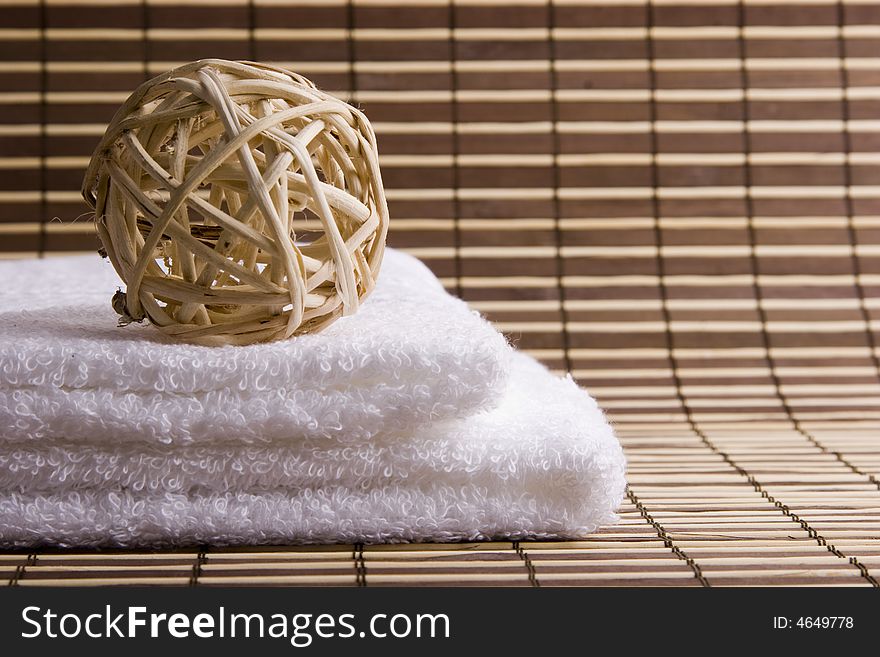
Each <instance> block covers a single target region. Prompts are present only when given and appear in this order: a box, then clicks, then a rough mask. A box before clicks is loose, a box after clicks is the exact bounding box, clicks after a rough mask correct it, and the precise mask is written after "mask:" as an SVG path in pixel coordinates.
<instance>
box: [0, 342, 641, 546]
mask: <svg viewBox="0 0 880 657" xmlns="http://www.w3.org/2000/svg"><path fill="white" fill-rule="evenodd" d="M624 486H625V482H624V457H623V454H622V451H621V449H620V446H619V444H618V442H617V440H616V438H615V437H614V435H613V433H612V431H611V428H610V427H609V425H608V423H607V421H606V420H605V418H604V416H603V414H602V412H601V411H600V410H599V408H598V407H597V406H596V403H595V401H593V399H592V398H590V397H589V395H587V394H586V393H585V392H583V391H582V390H580V389H579V388H578V387H577V386H576V385H575V384H574V382H573V381H571V379H565V380H563V379H558V378H556V377H554V376H552V375H551V374H550V373H549V372H548V371H547V370H546V369H545V368H544V367H543V366H541V365H539V364H538V363H536V362H535V361H534V360H533V359H531V358H529V357H528V356H524V355H519V354H518V355H516V356H515V357H514V358H513V361H512V372H511V378H510V381H509V384H508V385H507V386H506V387H505V389H504V390H503V394H501V395H500V399H499V404H498V406H497V407H496V408H494V409H492V410H487V411H483V412H480V413H477V414H475V415H474V416H473V417H470V418H466V419H458V420H447V421H442V422H436V423H433V424H431V425H430V426H427V427H425V428H423V429H422V430H420V431H418V432H416V433H415V434H410V435H401V434H379V435H377V436H375V437H374V439H373V440H372V441H370V442H369V443H365V444H360V445H349V444H345V443H344V442H341V441H339V440H330V441H328V440H314V439H312V440H301V441H300V440H297V441H285V442H284V443H280V444H273V445H263V446H247V445H241V444H240V443H235V442H232V443H229V442H227V443H217V444H212V445H197V446H176V445H171V446H167V447H161V446H160V447H156V446H151V445H135V444H131V443H126V444H114V443H107V444H103V445H94V444H85V445H84V444H71V442H69V441H67V442H64V443H54V442H52V443H41V444H39V445H37V444H34V443H29V444H19V445H17V446H16V445H9V444H8V443H7V444H5V445H0V544H5V545H16V546H19V547H33V546H38V545H47V544H49V545H92V546H98V545H109V546H113V545H116V546H138V545H192V544H200V543H207V544H212V545H230V544H267V543H322V542H364V543H373V542H385V541H404V540H406V541H431V540H433V541H448V540H456V539H465V540H477V539H484V538H496V539H498V538H524V537H527V536H530V537H541V538H554V537H556V538H559V537H562V538H576V537H582V536H584V535H585V534H587V533H589V532H591V531H594V530H595V529H596V527H597V526H599V525H600V524H603V523H607V522H611V521H613V520H614V519H615V515H614V511H615V509H616V508H617V506H618V505H619V504H620V502H621V499H622V496H623V492H624Z"/></svg>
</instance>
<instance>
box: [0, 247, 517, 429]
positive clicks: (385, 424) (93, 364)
mask: <svg viewBox="0 0 880 657" xmlns="http://www.w3.org/2000/svg"><path fill="white" fill-rule="evenodd" d="M0 279H2V280H3V281H4V284H3V290H4V291H3V292H0V431H2V432H3V436H2V437H3V438H4V439H5V440H7V441H30V440H39V441H45V440H47V439H63V440H71V441H93V442H97V443H106V442H109V441H114V442H115V441H139V442H140V441H144V440H147V441H152V442H156V443H165V444H168V443H180V444H191V443H199V442H212V443H213V442H215V441H223V440H236V441H241V442H250V443H265V442H271V441H272V440H276V439H283V438H290V437H292V436H296V437H298V438H304V437H336V438H338V439H341V438H345V439H347V440H349V441H351V442H352V443H360V442H363V441H364V440H367V439H369V438H370V437H371V436H373V435H376V434H377V433H380V432H385V433H388V432H406V431H411V430H413V429H414V428H415V427H417V426H419V425H421V424H423V423H424V422H426V421H429V420H438V419H443V418H449V417H463V416H466V415H467V414H469V413H471V412H473V411H475V410H477V409H480V408H483V407H485V406H486V405H487V404H489V403H491V402H493V401H494V398H495V397H496V396H497V392H496V391H497V390H498V388H499V387H500V386H502V385H503V382H504V378H505V376H506V371H507V369H508V359H509V355H510V349H509V347H508V346H507V343H506V342H505V340H504V339H503V337H502V336H500V335H499V334H498V333H497V332H496V331H495V330H494V329H493V328H492V327H491V326H490V325H489V324H488V323H487V322H486V321H485V320H483V319H482V318H480V317H479V315H478V314H477V313H475V312H473V311H471V310H469V309H468V307H467V306H466V305H465V304H464V303H463V302H461V301H460V300H458V299H455V298H453V297H452V296H450V295H448V294H447V293H446V292H445V291H444V290H443V287H442V286H441V285H440V282H439V281H438V280H437V279H436V278H435V277H434V275H433V274H432V273H431V272H430V271H429V270H428V269H427V268H426V267H425V266H424V265H422V264H421V263H420V262H419V261H418V260H416V259H415V258H412V257H410V256H407V255H405V254H402V253H400V252H397V251H394V250H388V251H387V254H386V257H385V261H384V264H383V267H382V274H381V276H380V277H379V282H378V284H377V287H376V289H375V291H374V292H373V293H372V294H371V296H370V297H369V298H368V299H367V301H366V302H365V303H364V305H363V307H362V308H361V310H360V311H359V312H358V313H356V314H355V315H353V316H351V317H343V318H340V319H339V320H338V321H336V322H335V323H334V324H333V325H331V326H330V327H329V328H327V329H326V330H325V331H323V332H321V333H318V334H315V335H305V336H301V337H298V338H296V339H295V340H287V341H283V342H273V343H269V344H260V345H252V346H247V347H200V346H194V345H187V344H181V343H175V342H172V341H171V340H170V339H168V338H166V337H164V336H163V335H162V334H160V333H159V332H158V331H156V330H154V329H152V328H151V327H149V326H137V325H130V326H126V327H124V328H119V327H117V326H116V322H117V319H118V316H117V315H116V314H115V312H114V311H113V310H112V308H111V307H110V298H111V296H112V295H113V292H114V290H115V289H116V287H117V286H118V285H119V281H118V279H117V278H116V274H115V273H114V272H113V270H112V267H111V266H110V265H109V263H106V262H102V261H101V260H100V259H99V258H98V257H97V256H81V257H68V258H51V259H46V260H32V261H15V262H5V263H0Z"/></svg>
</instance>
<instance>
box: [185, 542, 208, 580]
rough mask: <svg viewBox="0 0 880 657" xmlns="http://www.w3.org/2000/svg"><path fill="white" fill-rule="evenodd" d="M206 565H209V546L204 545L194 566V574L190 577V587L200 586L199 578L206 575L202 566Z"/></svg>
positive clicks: (197, 555)
mask: <svg viewBox="0 0 880 657" xmlns="http://www.w3.org/2000/svg"><path fill="white" fill-rule="evenodd" d="M206 563H208V546H207V545H203V546H201V547H200V548H199V551H198V554H196V562H195V563H194V564H193V567H192V573H191V574H190V576H189V585H190V586H198V584H199V577H201V576H202V575H203V574H204V572H203V571H202V566H203V565H205V564H206Z"/></svg>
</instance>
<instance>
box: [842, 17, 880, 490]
mask: <svg viewBox="0 0 880 657" xmlns="http://www.w3.org/2000/svg"><path fill="white" fill-rule="evenodd" d="M845 11H846V9H845V7H844V4H843V2H838V3H837V57H838V60H839V61H840V69H839V75H840V87H841V92H842V96H841V106H840V110H841V119H842V120H843V130H842V131H841V136H842V137H843V151H844V162H843V178H844V179H843V184H844V189H845V190H846V191H845V193H844V202H845V204H846V233H847V239H848V240H849V247H850V261H851V263H852V269H853V277H854V278H855V289H856V292H858V295H859V312H860V314H861V316H862V322H864V324H865V337H866V338H867V339H868V347H869V348H870V350H871V362H873V363H874V369H875V370H876V374H877V378H878V380H880V356H878V355H877V339H876V337H875V336H874V330H873V329H872V328H871V313H870V312H869V310H868V306H867V302H866V297H867V295H866V294H865V286H864V284H863V283H862V264H861V260H860V259H859V255H858V245H859V239H858V234H857V232H856V227H855V222H854V217H855V209H854V204H853V197H852V163H851V161H850V157H851V155H852V137H851V135H850V131H849V122H850V115H851V112H850V104H849V93H848V92H849V70H848V69H847V67H846V55H847V51H846V39H845V38H844V36H843V28H844V26H845V25H846V15H845ZM870 476H871V481H872V482H873V483H874V484H875V485H876V486H877V487H878V488H880V482H878V481H877V480H876V479H875V478H874V476H873V475H870Z"/></svg>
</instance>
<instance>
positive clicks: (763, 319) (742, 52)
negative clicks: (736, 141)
mask: <svg viewBox="0 0 880 657" xmlns="http://www.w3.org/2000/svg"><path fill="white" fill-rule="evenodd" d="M737 19H738V28H739V29H738V31H737V47H738V51H739V53H738V54H739V61H740V67H739V73H740V87H741V88H742V90H743V100H742V112H743V115H742V123H743V133H742V141H743V151H744V155H745V164H744V167H743V177H744V180H743V185H744V186H745V188H746V195H745V206H746V222H747V223H746V225H747V232H748V236H749V263H750V267H751V270H752V291H753V294H754V297H755V301H756V305H757V312H758V317H759V319H760V323H761V341H762V346H763V350H764V354H765V356H766V359H767V365H768V368H769V370H770V377H771V380H772V382H773V389H774V391H775V393H776V397H777V399H778V400H779V403H780V404H781V405H782V408H783V410H784V411H785V414H786V416H787V417H788V419H789V421H790V422H791V423H792V426H793V427H794V429H795V430H796V431H797V432H798V433H799V434H801V436H803V437H804V438H805V439H807V440H808V441H809V442H810V443H811V444H812V445H813V446H814V447H816V448H817V449H819V450H820V451H822V452H825V453H828V452H829V450H828V449H827V448H826V447H825V446H824V445H822V444H821V443H820V442H819V441H818V440H817V439H816V437H815V436H813V435H812V434H811V433H810V432H809V431H807V430H806V429H804V428H803V426H801V423H800V421H799V420H798V419H797V417H796V416H795V413H794V411H793V410H792V408H791V405H790V404H789V403H788V399H787V397H786V395H785V394H784V393H783V392H782V385H781V379H780V377H779V372H778V369H777V365H776V359H775V357H774V356H773V351H772V345H771V341H770V334H769V331H768V330H767V321H768V319H767V311H766V309H765V308H764V296H763V290H762V289H761V285H760V283H759V281H758V277H759V273H760V270H759V264H758V257H757V253H756V244H757V235H756V231H755V222H754V216H755V212H754V202H753V199H752V194H751V190H752V166H751V160H750V155H751V153H752V142H751V133H750V131H749V122H750V120H751V113H750V106H749V99H748V89H749V88H750V86H751V85H750V79H749V72H748V67H747V66H746V43H745V36H744V34H743V30H744V28H745V24H746V21H745V5H744V3H743V2H742V0H740V2H739V3H738V5H737ZM835 456H836V457H837V458H838V460H839V461H841V462H842V463H843V464H845V465H846V466H848V467H849V468H850V469H851V470H853V471H854V472H858V469H857V468H856V467H855V466H854V465H852V464H850V463H849V462H848V461H846V459H844V458H843V456H842V455H840V454H837V453H835ZM749 479H750V483H752V485H753V486H755V487H756V490H758V487H759V486H760V484H759V483H758V481H757V480H756V479H755V478H754V477H753V476H751V475H749ZM761 493H762V495H764V497H766V498H767V499H768V500H769V501H771V502H772V503H773V504H775V505H776V507H777V508H779V509H780V510H781V511H782V513H783V514H784V515H786V516H787V517H789V518H791V519H792V520H794V521H795V522H797V523H798V524H799V525H800V526H801V527H802V528H803V529H804V530H805V531H806V532H807V534H808V535H809V536H810V537H811V538H813V539H814V540H815V541H817V542H818V543H819V545H822V546H824V547H826V548H827V549H828V551H829V552H831V553H832V554H834V555H835V556H838V557H840V558H846V555H844V554H843V552H841V551H840V550H839V549H838V548H837V547H836V546H835V545H833V544H831V543H828V541H827V540H826V539H825V538H824V537H822V536H821V535H820V534H819V533H818V532H817V531H816V530H815V529H814V528H813V527H811V526H810V524H809V523H808V522H807V521H806V520H804V519H803V518H801V517H800V516H798V515H797V514H796V513H794V512H792V511H791V509H790V508H789V507H788V505H786V504H783V503H781V502H780V501H778V500H776V499H775V498H774V497H773V496H772V495H770V494H769V493H767V492H766V491H764V490H763V489H761ZM849 562H850V563H851V564H853V565H854V566H856V567H857V568H858V569H859V572H860V573H861V574H862V576H863V577H864V578H865V579H867V580H868V581H869V582H870V583H871V584H872V585H873V586H875V587H876V586H880V584H878V582H877V580H876V579H874V577H872V576H871V575H870V573H869V572H868V570H867V568H864V567H863V566H862V565H861V564H860V563H859V562H858V559H857V558H856V557H850V559H849Z"/></svg>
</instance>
